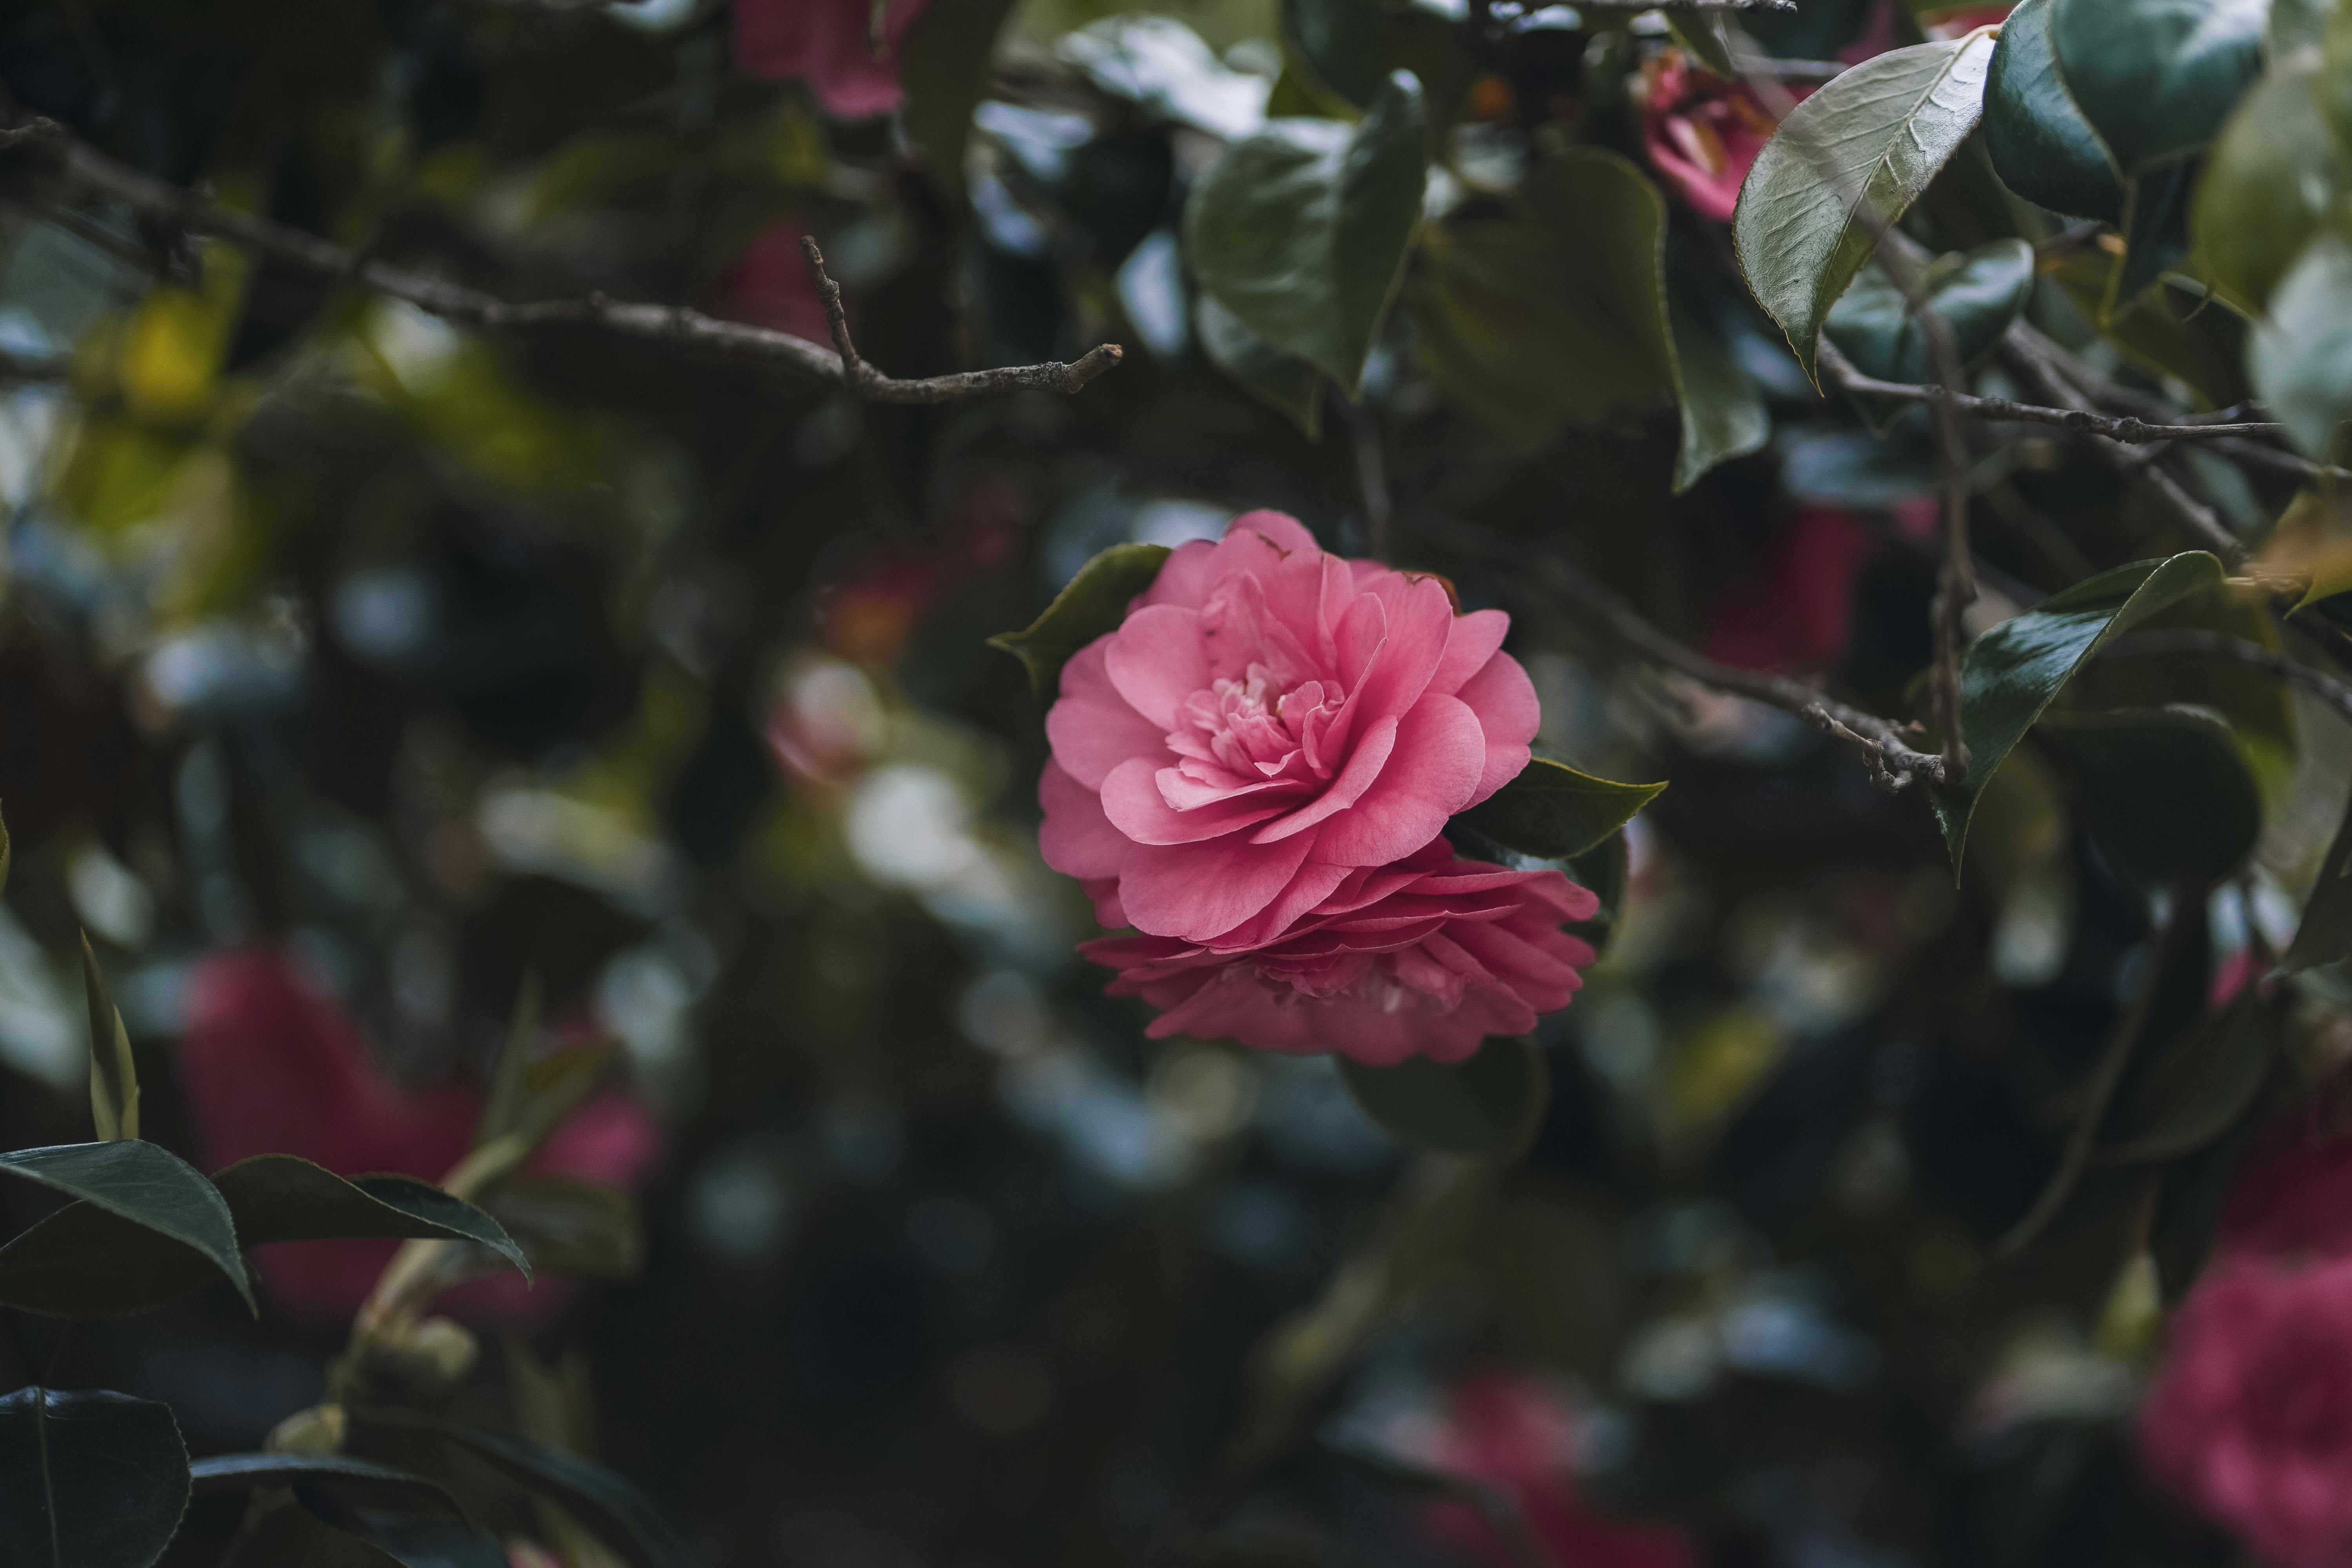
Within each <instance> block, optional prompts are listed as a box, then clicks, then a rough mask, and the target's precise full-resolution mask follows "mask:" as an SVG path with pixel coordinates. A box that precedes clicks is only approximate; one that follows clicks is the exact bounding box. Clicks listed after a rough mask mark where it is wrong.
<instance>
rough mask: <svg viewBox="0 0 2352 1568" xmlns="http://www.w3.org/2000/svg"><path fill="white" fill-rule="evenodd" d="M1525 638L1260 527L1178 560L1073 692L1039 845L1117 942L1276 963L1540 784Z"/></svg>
mask: <svg viewBox="0 0 2352 1568" xmlns="http://www.w3.org/2000/svg"><path fill="white" fill-rule="evenodd" d="M1509 625H1510V619H1509V617H1508V616H1505V615H1503V614H1502V613H1501V612H1500V611H1496V610H1481V611H1478V612H1476V613H1475V614H1472V615H1466V616H1464V615H1456V614H1455V613H1454V604H1453V600H1452V598H1451V596H1450V595H1449V594H1448V592H1447V589H1446V587H1445V585H1444V583H1442V582H1441V581H1440V580H1438V579H1437V578H1434V577H1426V576H1413V575H1409V574H1405V573H1402V572H1395V571H1391V570H1390V569H1389V568H1388V567H1385V566H1382V565H1381V564H1379V563H1375V562H1370V561H1347V560H1343V559H1341V558H1340V557H1339V556H1336V555H1327V554H1325V553H1324V552H1322V551H1321V550H1319V549H1318V548H1317V547H1316V544H1315V541H1314V538H1313V536H1312V535H1310V534H1309V533H1308V532H1307V530H1306V529H1305V528H1304V527H1302V526H1300V524H1299V523H1298V521H1297V520H1296V519H1295V518H1289V517H1285V516H1283V515H1282V514H1281V513H1279V512H1271V511H1254V512H1247V513H1244V515H1242V516H1240V517H1238V518H1235V519H1234V521H1233V522H1232V524H1231V525H1230V526H1229V527H1228V528H1227V529H1226V531H1225V534H1224V537H1223V539H1221V540H1219V541H1217V542H1214V543H1212V542H1208V541H1205V540H1197V541H1194V542H1191V543H1188V544H1185V545H1182V546H1181V547H1180V548H1178V549H1177V550H1176V551H1175V552H1173V553H1172V554H1171V555H1170V556H1169V558H1168V560H1167V563H1165V564H1164V565H1163V566H1162V567H1161V568H1160V575H1159V578H1158V580H1157V581H1156V582H1154V583H1153V584H1152V585H1151V587H1150V589H1148V590H1147V591H1146V592H1144V593H1143V594H1142V595H1139V596H1138V597H1137V599H1136V600H1135V602H1134V604H1133V605H1130V606H1129V611H1128V614H1127V618H1126V619H1125V621H1124V622H1123V623H1121V625H1120V626H1119V627H1118V630H1117V631H1115V632H1112V633H1109V634H1108V635H1106V636H1104V637H1098V638H1097V639H1096V640H1095V641H1094V642H1092V643H1089V644H1088V645H1087V647H1085V648H1083V649H1081V650H1080V651H1079V652H1078V653H1077V654H1076V657H1074V658H1071V660H1070V661H1069V663H1068V664H1066V666H1064V668H1063V670H1062V689H1061V698H1060V700H1058V701H1056V702H1055V704H1054V707H1053V710H1052V711H1051V712H1049V713H1048V714H1047V715H1046V718H1045V732H1046V736H1047V738H1048V739H1049V740H1050V741H1051V742H1052V743H1053V748H1054V756H1053V760H1052V761H1051V762H1049V763H1046V765H1045V776H1044V778H1043V779H1042V780H1041V781H1040V782H1039V784H1038V796H1039V799H1040V801H1041V802H1042V804H1043V805H1044V806H1045V825H1044V826H1043V827H1042V828H1041V829H1040V831H1039V835H1038V837H1039V844H1040V847H1041V848H1042V849H1043V851H1044V854H1045V863H1046V864H1047V865H1049V866H1051V867H1053V868H1055V870H1057V871H1061V872H1063V873H1065V874H1066V875H1069V876H1073V877H1076V878H1078V879H1081V880H1082V881H1090V882H1094V883H1097V884H1098V885H1099V886H1098V889H1097V890H1098V893H1099V895H1100V896H1098V897H1097V909H1098V911H1099V912H1100V914H1101V916H1102V919H1103V923H1104V924H1106V925H1109V926H1119V925H1128V924H1132V925H1133V926H1135V928H1136V929H1137V930H1139V931H1142V932H1143V933H1144V934H1145V935H1147V936H1155V937H1169V938H1174V939H1177V940H1178V941H1180V942H1183V943H1188V944H1194V945H1198V946H1201V947H1202V948H1205V949H1209V950H1211V951H1219V952H1237V951H1240V950H1242V949H1245V948H1251V947H1258V946H1263V945H1265V944H1266V943H1268V942H1273V941H1275V940H1276V939H1277V938H1278V937H1280V936H1282V935H1283V933H1284V932H1285V931H1287V930H1288V929H1289V928H1290V927H1291V925H1292V924H1293V922H1295V921H1299V920H1301V919H1302V918H1306V917H1309V916H1311V915H1313V914H1314V913H1315V911H1317V910H1323V909H1326V908H1327V907H1328V906H1329V905H1330V904H1331V902H1332V901H1333V900H1351V899H1353V900H1360V899H1361V897H1362V889H1364V887H1365V886H1366V885H1367V883H1366V879H1364V878H1362V877H1361V876H1360V873H1361V872H1363V871H1365V870H1366V869H1368V868H1379V867H1385V866H1388V865H1390V864H1391V862H1394V861H1399V860H1402V859H1404V858H1406V857H1408V856H1411V855H1413V854H1415V853H1417V852H1419V851H1421V850H1423V848H1424V847H1427V846H1428V845H1429V844H1430V842H1431V841H1432V840H1433V839H1434V838H1436V837H1437V836H1438V834H1439V832H1440V831H1441V830H1442V829H1443V828H1444V826H1445V823H1446V819H1447V818H1448V817H1451V816H1454V814H1455V813H1456V812H1459V811H1461V810H1463V809H1465V807H1467V806H1470V805H1475V804H1476V803H1477V802H1479V801H1482V800H1484V799H1486V797H1487V796H1488V795H1493V794H1494V793H1495V792H1496V790H1497V789H1500V788H1501V787H1502V786H1503V785H1504V784H1506V783H1507V782H1509V781H1510V780H1511V779H1512V778H1513V777H1514V776H1516V775H1517V773H1519V771H1520V770H1521V769H1522V768H1524V767H1526V766H1527V763H1528V742H1531V741H1532V740H1533V739H1534V738H1535V732H1536V727H1537V723H1538V720H1539V718H1540V716H1541V715H1540V711H1539V710H1538V706H1537V703H1536V694H1535V688H1534V686H1533V685H1532V684H1530V683H1529V681H1528V676H1527V671H1525V670H1524V669H1522V668H1519V664H1518V661H1517V659H1514V658H1511V657H1510V656H1509V655H1508V654H1506V653H1504V652H1503V651H1502V644H1503V634H1504V632H1505V631H1506V630H1507V628H1508V627H1509Z"/></svg>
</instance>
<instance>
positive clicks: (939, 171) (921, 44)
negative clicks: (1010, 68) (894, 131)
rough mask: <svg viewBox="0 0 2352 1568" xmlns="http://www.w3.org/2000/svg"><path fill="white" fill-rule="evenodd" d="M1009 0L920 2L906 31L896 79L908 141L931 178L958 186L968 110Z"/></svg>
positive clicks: (981, 90)
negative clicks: (900, 86)
mask: <svg viewBox="0 0 2352 1568" xmlns="http://www.w3.org/2000/svg"><path fill="white" fill-rule="evenodd" d="M1012 13H1013V0H956V3H955V4H953V5H929V6H926V7H925V8H924V10H923V13H922V15H921V16H918V17H917V18H916V19H915V22H914V25H913V26H911V27H910V28H908V33H907V45H906V52H905V55H904V57H903V59H902V63H901V65H900V67H899V71H898V79H899V81H900V82H901V83H902V84H903V86H904V87H905V89H906V95H907V104H906V109H905V111H904V116H903V118H904V121H905V124H906V128H907V141H908V145H910V146H912V147H913V148H914V149H915V151H916V152H917V153H919V154H920V155H921V157H922V160H923V163H924V166H925V167H927V168H929V170H930V172H931V174H932V175H933V177H934V178H936V179H938V180H939V181H940V183H941V184H945V185H947V186H948V187H949V188H950V189H952V190H958V191H961V189H962V188H963V148H964V142H965V141H966V139H967V138H969V137H970V136H971V115H972V110H975V109H978V108H979V107H980V100H982V98H984V97H986V96H987V92H988V73H989V70H990V68H991V65H992V62H993V61H994V59H995V58H996V35H997V34H998V33H999V32H1000V31H1002V30H1003V26H1004V19H1005V17H1007V16H1010V15H1012Z"/></svg>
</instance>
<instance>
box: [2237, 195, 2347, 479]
mask: <svg viewBox="0 0 2352 1568" xmlns="http://www.w3.org/2000/svg"><path fill="white" fill-rule="evenodd" d="M2246 369H2247V373H2248V374H2250V375H2251V376H2252V380H2253V384H2254V391H2255V392H2256V393H2257V394H2258V395H2260V396H2261V397H2262V400H2263V402H2264V403H2267V404H2269V405H2270V408H2271V416H2272V417H2273V418H2274V419H2276V420H2277V421H2278V422H2279V423H2280V424H2282V425H2284V426H2286V433H2287V438H2288V439H2289V440H2291V441H2293V442H2294V444H2295V446H2297V447H2301V448H2302V449H2303V451H2304V453H2305V455H2306V456H2309V457H2312V458H2328V457H2330V456H2332V455H2333V452H2334V449H2335V446H2336V431H2337V430H2338V428H2339V427H2341V426H2342V425H2343V423H2344V421H2345V420H2347V419H2352V238H2347V237H2346V236H2345V235H2344V234H2343V233H2340V232H2338V231H2337V230H2335V229H2329V230H2326V232H2324V233H2322V234H2321V235H2320V236H2319V237H2317V238H2315V239H2314V240H2313V241H2312V242H2311V243H2310V244H2309V245H2307V246H2305V247H2304V250H2303V254H2302V256H2301V257H2300V258H2297V259H2296V261H2295V263H2294V267H2292V268H2289V269H2288V271H2287V274H2286V276H2285V277H2284V278H2282V279H2279V283H2278V287H2277V288H2276V289H2274V290H2273V292H2272V294H2271V302H2270V315H2269V318H2268V320H2266V321H2260V322H2257V323H2256V324H2255V327H2254V330H2253V334H2252V337H2251V338H2250V339H2249V340H2248V343H2247V353H2246Z"/></svg>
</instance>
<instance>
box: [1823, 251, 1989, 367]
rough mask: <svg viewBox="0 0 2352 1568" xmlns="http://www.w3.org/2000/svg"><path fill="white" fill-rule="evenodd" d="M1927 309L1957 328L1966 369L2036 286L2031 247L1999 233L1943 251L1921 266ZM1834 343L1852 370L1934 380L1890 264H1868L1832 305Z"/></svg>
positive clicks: (1923, 340)
mask: <svg viewBox="0 0 2352 1568" xmlns="http://www.w3.org/2000/svg"><path fill="white" fill-rule="evenodd" d="M1918 282H1919V288H1920V289H1921V291H1922V292H1923V293H1925V294H1926V295H1927V306H1928V309H1930V310H1934V311H1935V312H1936V314H1937V316H1938V317H1940V318H1941V319H1942V320H1943V321H1944V323H1945V325H1946V326H1947V327H1948V329H1949V330H1950V331H1951V334H1952V347H1953V349H1954V350H1955V352H1957V353H1958V355H1959V359H1960V363H1961V364H1962V366H1964V367H1968V368H1973V367H1974V366H1975V365H1976V364H1978V363H1979V362H1980V361H1982V360H1983V358H1984V357H1985V356H1986V355H1987V354H1989V353H1992V351H1993V349H1994V347H1995V346H1996V345H1997V344H1999V343H2000V340H2001V334H2003V333H2004V332H2006V331H2009V324H2010V323H2011V321H2015V320H2017V317H2018V312H2020V311H2021V310H2024V309H2025V302H2026V300H2028V299H2029V298H2031V297H2032V292H2033V247H2032V246H2030V245H2028V244H2026V243H2025V241H2023V240H2021V239H1996V240H1994V241H1993V242H1992V243H1991V244H1990V245H1979V246H1978V247H1976V248H1975V249H1973V250H1969V251H1964V252H1959V253H1958V254H1954V255H1950V256H1939V257H1937V258H1935V259H1934V260H1933V261H1931V262H1929V263H1928V264H1927V266H1925V267H1923V268H1919V271H1918ZM1826 329H1827V331H1828V332H1829V335H1830V341H1831V342H1833V343H1835V344H1837V346H1838V347H1839V349H1841V350H1842V351H1843V353H1844V354H1845V356H1846V358H1848V359H1850V360H1852V361H1853V363H1854V368H1855V369H1857V370H1860V371H1861V372H1862V373H1863V374H1865V375H1873V376H1876V377H1877V378H1878V379H1879V380H1881V381H1901V382H1925V381H1933V380H1935V379H1936V367H1935V363H1934V358H1933V356H1932V355H1931V354H1930V353H1928V352H1927V333H1926V332H1924V331H1921V330H1920V327H1919V321H1918V318H1917V317H1916V316H1915V315H1913V314H1912V312H1911V309H1910V306H1909V304H1908V302H1907V301H1906V300H1905V299H1904V298H1903V291H1902V290H1901V289H1897V288H1895V283H1894V280H1893V279H1890V278H1888V277H1887V275H1886V272H1885V268H1880V267H1877V266H1870V267H1865V268H1863V269H1862V272H1861V274H1860V275H1859V276H1858V277H1856V278H1855V279H1854V280H1853V287H1852V288H1851V289H1847V290H1846V291H1845V294H1844V297H1843V298H1842V299H1840V300H1838V302H1837V303H1836V304H1835V305H1834V306H1832V307H1831V309H1830V313H1829V319H1828V321H1827V322H1826Z"/></svg>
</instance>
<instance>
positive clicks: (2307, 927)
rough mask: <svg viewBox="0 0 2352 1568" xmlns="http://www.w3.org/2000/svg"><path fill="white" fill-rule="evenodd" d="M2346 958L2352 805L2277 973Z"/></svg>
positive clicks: (2351, 925) (2349, 954)
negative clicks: (2301, 921)
mask: <svg viewBox="0 0 2352 1568" xmlns="http://www.w3.org/2000/svg"><path fill="white" fill-rule="evenodd" d="M2347 958H2352V802H2347V803H2346V805H2345V807H2344V820H2343V822H2342V823H2340V824H2339V825H2338V826H2336V838H2335V841H2334V842H2332V843H2331V844H2329V845H2328V847H2327V858H2326V859H2325V860H2322V861H2321V862H2320V863H2319V880H2318V881H2316V882H2315V883H2313V884H2312V887H2311V897H2310V898H2309V899H2307V900H2305V901H2304V906H2303V923H2302V924H2300V925H2298V926H2296V927H2295V928H2294V942H2290V943H2289V944H2288V945H2287V950H2286V956H2285V957H2284V958H2282V959H2280V960H2279V965H2278V972H2279V973H2281V974H2294V973H2300V972H2302V971H2303V970H2306V969H2316V968H2318V967H2319V966H2320V965H2321V964H2323V963H2341V962H2343V961H2344V960H2345V959H2347Z"/></svg>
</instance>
